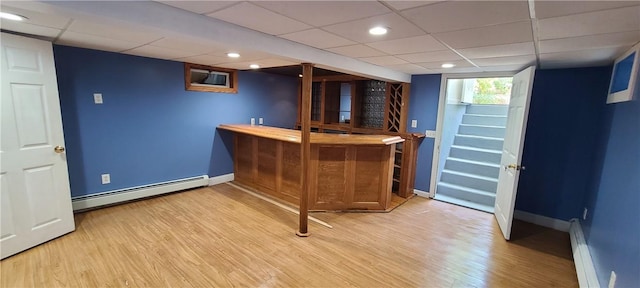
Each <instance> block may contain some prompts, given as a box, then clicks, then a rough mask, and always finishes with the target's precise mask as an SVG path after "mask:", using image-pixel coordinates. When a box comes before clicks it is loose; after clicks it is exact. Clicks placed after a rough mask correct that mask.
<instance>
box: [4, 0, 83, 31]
mask: <svg viewBox="0 0 640 288" xmlns="http://www.w3.org/2000/svg"><path fill="white" fill-rule="evenodd" d="M0 3H1V4H2V6H1V10H2V12H9V13H14V14H18V15H22V16H24V17H27V18H29V19H27V20H26V21H24V22H25V23H27V24H31V25H37V26H44V27H49V28H56V29H64V27H66V26H67V24H68V23H69V21H71V19H70V18H68V17H64V16H60V15H57V14H54V13H41V12H37V11H32V10H27V9H22V8H20V7H16V6H17V5H21V4H23V3H22V1H17V2H13V1H2V2H0ZM27 4H28V3H27ZM2 24H3V25H2V28H3V29H4V24H5V22H4V21H3V22H2Z"/></svg>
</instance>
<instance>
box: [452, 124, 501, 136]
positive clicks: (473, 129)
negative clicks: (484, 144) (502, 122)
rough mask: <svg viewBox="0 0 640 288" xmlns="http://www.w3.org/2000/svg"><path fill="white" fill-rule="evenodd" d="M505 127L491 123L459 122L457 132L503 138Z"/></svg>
mask: <svg viewBox="0 0 640 288" xmlns="http://www.w3.org/2000/svg"><path fill="white" fill-rule="evenodd" d="M504 133H505V127H503V126H491V125H469V124H460V126H458V134H463V135H475V136H486V137H497V138H504Z"/></svg>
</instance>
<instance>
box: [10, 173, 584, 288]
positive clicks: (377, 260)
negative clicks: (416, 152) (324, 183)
mask: <svg viewBox="0 0 640 288" xmlns="http://www.w3.org/2000/svg"><path fill="white" fill-rule="evenodd" d="M312 215H313V216H314V217H316V218H319V219H321V220H323V221H326V222H328V223H330V224H331V225H333V227H334V228H333V229H329V228H326V227H324V226H321V225H318V224H316V223H314V222H309V230H310V232H311V236H310V237H308V238H299V237H297V236H296V235H295V231H296V229H297V215H295V214H292V213H290V212H287V211H284V210H282V209H281V208H278V207H276V206H274V205H272V204H269V203H267V202H265V201H263V200H260V199H258V198H255V197H253V196H251V195H249V194H247V193H244V192H241V191H240V190H236V189H235V188H233V187H231V186H230V185H226V184H220V185H216V186H212V187H208V188H202V189H196V190H191V191H186V192H182V193H175V194H171V195H166V196H162V197H156V198H152V199H146V200H144V201H138V202H132V203H127V204H123V205H119V206H113V207H109V208H103V209H100V210H94V211H90V212H85V213H80V214H76V215H75V218H76V225H77V230H76V231H75V232H73V233H70V234H68V235H65V236H62V237H60V238H58V239H54V240H52V241H50V242H48V243H45V244H43V245H40V246H38V247H35V248H32V249H30V250H28V251H25V252H23V253H20V254H18V255H15V256H12V257H9V258H7V259H5V260H3V261H2V262H0V265H1V267H0V268H1V272H2V273H1V277H2V279H1V283H2V287H76V286H84V287H127V286H130V287H140V286H152V287H169V286H172V287H226V286H236V287H303V286H307V287H346V286H358V287H577V286H578V283H577V278H576V273H575V268H574V264H573V260H572V256H571V247H570V244H569V236H568V234H566V233H561V232H557V231H553V230H549V229H546V228H541V227H538V226H534V225H531V224H527V223H523V222H516V223H515V224H514V232H513V237H514V239H515V240H512V241H510V242H506V241H505V240H504V239H502V236H501V233H500V231H499V229H498V226H497V224H496V223H495V220H494V219H493V215H491V214H487V213H484V212H479V211H475V210H470V209H466V208H462V207H458V206H454V205H451V204H447V203H442V202H438V201H434V200H428V199H425V198H420V197H414V198H413V199H411V200H409V201H408V202H407V203H405V204H404V205H402V206H400V207H398V208H397V209H395V210H394V211H392V212H390V213H313V214H312Z"/></svg>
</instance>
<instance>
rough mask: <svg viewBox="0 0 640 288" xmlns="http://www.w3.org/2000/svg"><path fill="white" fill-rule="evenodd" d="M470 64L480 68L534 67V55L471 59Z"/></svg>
mask: <svg viewBox="0 0 640 288" xmlns="http://www.w3.org/2000/svg"><path fill="white" fill-rule="evenodd" d="M471 62H473V63H475V64H476V65H478V66H480V67H484V66H502V65H519V64H521V65H535V64H536V56H535V55H521V56H509V57H494V58H482V59H473V60H471Z"/></svg>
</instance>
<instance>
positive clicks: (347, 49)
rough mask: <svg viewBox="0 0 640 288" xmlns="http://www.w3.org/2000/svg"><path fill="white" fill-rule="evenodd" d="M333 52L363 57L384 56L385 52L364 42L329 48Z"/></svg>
mask: <svg viewBox="0 0 640 288" xmlns="http://www.w3.org/2000/svg"><path fill="white" fill-rule="evenodd" d="M327 50H328V51H331V52H333V53H337V54H340V55H344V56H347V57H354V58H361V57H373V56H383V55H385V53H384V52H381V51H378V50H376V49H373V48H371V47H369V46H366V45H363V44H357V45H350V46H344V47H336V48H330V49H327Z"/></svg>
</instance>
